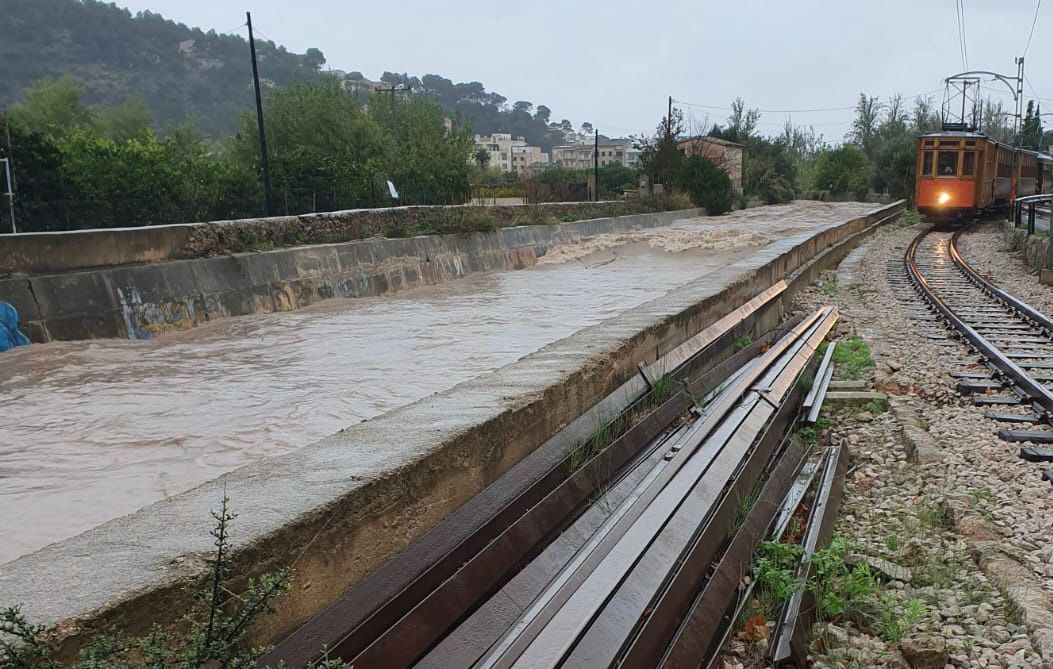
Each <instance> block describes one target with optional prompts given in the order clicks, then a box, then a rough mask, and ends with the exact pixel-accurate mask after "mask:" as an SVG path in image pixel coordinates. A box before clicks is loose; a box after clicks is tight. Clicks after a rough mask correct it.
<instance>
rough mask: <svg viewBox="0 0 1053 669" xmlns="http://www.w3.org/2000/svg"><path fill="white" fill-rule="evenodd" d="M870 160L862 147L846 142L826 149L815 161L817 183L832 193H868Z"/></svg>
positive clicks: (857, 194)
mask: <svg viewBox="0 0 1053 669" xmlns="http://www.w3.org/2000/svg"><path fill="white" fill-rule="evenodd" d="M869 173H870V162H869V161H868V160H867V157H866V154H865V153H863V151H861V150H860V149H858V148H856V147H855V146H852V145H851V144H846V145H845V146H842V147H840V148H837V149H831V150H829V151H824V152H823V153H821V154H820V155H819V157H818V159H817V160H816V162H815V175H814V177H813V178H814V179H815V183H816V184H817V185H818V186H820V187H821V188H822V189H823V190H826V191H829V192H831V193H853V194H855V195H856V196H862V195H865V194H866V190H867V179H868V176H869Z"/></svg>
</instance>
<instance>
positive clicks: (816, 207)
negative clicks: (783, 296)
mask: <svg viewBox="0 0 1053 669" xmlns="http://www.w3.org/2000/svg"><path fill="white" fill-rule="evenodd" d="M872 208H873V205H862V204H838V205H826V204H821V203H814V202H813V203H794V204H793V205H787V206H780V207H765V208H761V209H753V210H748V211H745V212H740V213H738V214H733V215H729V216H725V217H721V218H719V219H707V218H696V219H687V220H683V221H678V222H676V223H674V224H673V225H670V226H666V227H663V228H659V229H653V230H643V231H637V232H631V233H619V234H611V235H599V236H597V237H593V238H591V239H587V240H585V241H584V242H583V243H582V244H580V245H575V246H568V247H563V248H557V249H553V251H552V252H551V253H550V254H549V255H548V256H547V257H546V258H544V259H543V262H542V263H540V264H539V265H537V266H536V267H534V268H531V269H528V270H521V271H509V272H496V273H490V274H485V275H477V276H473V277H469V278H467V279H463V280H460V281H455V282H451V283H447V284H443V285H439V286H431V287H426V288H418V289H413V290H408V291H405V292H403V293H398V294H395V295H392V296H387V297H382V298H365V299H354V300H352V299H347V300H329V301H326V302H324V303H321V304H318V305H315V306H313V307H309V308H306V309H302V310H300V311H294V312H286V313H276V314H266V315H259V316H245V317H240V318H230V319H225V320H221V321H217V322H214V323H210V324H208V325H205V326H203V327H199V328H195V329H193V330H189V331H186V332H180V333H175V334H170V335H165V336H163V337H160V338H157V339H154V340H150V341H132V340H94V341H82V342H57V343H51V344H37V345H33V346H28V347H25V348H21V349H16V350H14V351H11V352H9V353H6V354H4V355H3V356H0V435H3V437H2V439H0V509H3V513H0V563H3V562H6V561H9V560H13V559H15V558H17V557H19V556H21V555H24V554H26V553H29V552H31V551H34V550H37V549H39V548H41V547H43V546H45V545H47V544H49V543H51V542H54V541H58V540H61V539H64V538H67V537H70V536H73V535H75V534H78V533H80V532H83V531H85V530H88V529H90V528H92V527H94V526H95V525H98V524H100V523H102V522H105V521H107V520H110V519H112V518H116V517H118V516H121V515H124V514H127V513H131V512H133V511H135V510H137V509H139V508H141V507H143V506H145V505H147V504H150V503H152V502H155V501H157V500H159V499H162V498H164V497H166V496H169V495H173V494H176V493H179V492H182V491H184V490H188V489H189V488H192V487H194V486H195V485H198V484H200V483H203V482H205V481H207V480H209V479H212V478H215V477H217V476H219V475H221V474H223V473H224V472H228V471H231V470H233V469H236V468H238V467H240V466H242V465H245V464H247V463H250V462H253V461H256V460H259V459H262V458H266V457H270V456H273V455H278V454H281V453H286V452H289V451H291V450H294V449H297V448H299V447H301V446H304V445H306V444H308V443H310V442H311V441H314V440H317V439H320V438H322V437H324V436H327V435H329V434H332V433H334V432H336V431H338V430H340V429H341V428H343V427H346V426H347V425H350V424H353V423H355V422H358V421H360V420H364V419H366V418H370V417H372V416H377V415H379V414H381V413H384V412H386V411H389V410H391V409H394V408H396V407H399V406H402V405H404V404H408V403H410V402H413V401H414V400H417V399H420V398H421V397H424V396H427V395H430V394H432V393H435V392H437V391H441V390H445V389H447V388H450V387H451V386H453V385H455V384H457V383H459V382H461V381H465V380H467V379H470V378H473V377H475V376H478V375H480V374H484V373H486V372H489V371H491V370H494V369H496V368H497V367H500V366H502V365H505V364H508V363H510V362H513V361H515V360H517V359H519V358H521V357H522V356H524V355H527V354H529V353H531V352H533V351H535V350H537V349H539V348H541V347H542V346H544V345H546V344H549V343H551V342H553V341H556V340H557V339H561V338H563V337H566V336H568V335H570V334H572V333H574V332H576V331H577V330H580V329H581V328H583V327H586V326H589V325H593V324H595V323H599V322H600V321H602V320H604V319H606V318H610V317H612V316H614V315H616V314H618V313H620V312H622V311H625V310H627V309H631V308H632V307H635V306H637V305H639V304H641V303H643V302H646V301H648V300H651V299H654V298H656V297H659V296H661V295H663V294H665V293H666V292H668V291H669V290H670V289H672V288H674V287H676V286H679V285H681V284H683V283H686V282H687V281H690V280H692V279H694V278H696V277H699V276H701V275H704V274H706V273H708V272H710V271H713V270H714V269H716V268H718V267H721V266H723V265H727V264H730V263H732V262H735V261H736V260H738V259H740V258H742V257H744V256H746V255H748V254H749V253H751V252H752V251H753V250H755V249H757V248H758V247H761V246H764V245H766V244H768V243H769V242H771V241H774V240H776V239H778V238H780V237H785V236H787V235H790V234H795V233H797V232H801V231H803V230H806V229H812V228H816V227H819V226H822V225H825V224H827V223H831V222H834V221H840V220H847V219H849V218H851V217H853V216H856V215H858V214H860V213H862V212H864V211H869V210H870V209H872Z"/></svg>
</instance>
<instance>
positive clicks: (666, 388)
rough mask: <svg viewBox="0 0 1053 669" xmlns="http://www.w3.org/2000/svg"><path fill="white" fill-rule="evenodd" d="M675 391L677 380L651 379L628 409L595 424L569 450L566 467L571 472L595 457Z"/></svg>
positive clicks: (670, 378) (668, 378)
mask: <svg viewBox="0 0 1053 669" xmlns="http://www.w3.org/2000/svg"><path fill="white" fill-rule="evenodd" d="M676 390H677V383H676V381H675V380H673V378H672V377H670V376H669V375H668V374H666V375H663V376H662V377H661V378H659V379H658V380H656V381H655V382H654V385H653V386H652V387H651V389H650V390H649V391H647V393H646V394H644V395H643V396H642V397H641V398H640V399H638V400H637V401H636V403H634V404H633V405H632V406H631V407H630V408H629V409H628V410H626V411H625V412H623V413H621V414H619V415H618V416H617V417H615V418H614V419H613V420H610V421H608V422H606V423H602V424H600V425H597V426H596V429H595V430H594V431H593V432H592V434H591V435H589V437H588V439H585V440H584V441H580V442H578V443H577V444H576V445H575V446H574V448H572V449H571V451H570V459H569V460H568V462H567V469H568V470H569V472H571V473H573V472H576V471H577V470H579V469H581V467H582V466H583V465H584V464H585V463H587V462H588V461H589V460H591V459H592V458H594V457H596V456H597V455H598V454H599V453H600V452H601V451H602V450H603V449H605V448H607V447H608V446H610V445H611V444H612V443H614V441H615V440H616V439H618V438H619V437H621V436H622V435H623V434H625V433H626V432H628V431H629V429H630V428H632V427H633V426H635V425H636V424H637V423H639V422H640V421H641V420H643V418H644V417H645V416H646V415H647V414H649V413H650V412H651V411H653V410H654V409H656V408H658V407H659V406H661V405H662V404H663V403H665V401H666V400H668V399H669V398H670V397H672V396H673V394H674V393H675V392H676Z"/></svg>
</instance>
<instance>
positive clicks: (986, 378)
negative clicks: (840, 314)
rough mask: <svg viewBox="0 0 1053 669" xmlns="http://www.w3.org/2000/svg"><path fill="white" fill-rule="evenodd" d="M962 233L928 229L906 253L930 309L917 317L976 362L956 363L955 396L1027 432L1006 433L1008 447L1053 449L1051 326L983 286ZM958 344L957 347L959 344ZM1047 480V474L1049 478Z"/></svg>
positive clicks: (1048, 455)
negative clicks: (968, 397)
mask: <svg viewBox="0 0 1053 669" xmlns="http://www.w3.org/2000/svg"><path fill="white" fill-rule="evenodd" d="M963 232H964V229H962V230H958V231H956V232H947V231H938V230H929V231H926V232H923V233H922V234H920V235H918V236H917V237H916V238H915V239H914V240H913V242H912V243H911V244H910V246H909V247H908V248H907V251H906V255H905V261H904V265H903V270H904V277H902V278H897V277H896V276H895V275H894V276H893V281H894V282H895V281H897V280H899V281H902V280H903V278H905V279H906V280H909V282H910V283H911V284H913V286H914V288H915V289H916V290H917V292H918V293H919V294H920V296H921V298H922V299H923V300H924V301H925V303H926V304H927V305H928V307H929V312H928V313H927V314H926V313H918V314H916V319H917V320H918V321H920V324H921V325H922V328H921V332H922V334H923V335H925V336H927V337H929V338H930V339H934V340H939V339H943V338H945V335H941V333H940V332H939V331H938V330H936V329H934V328H935V327H936V326H938V325H943V326H946V327H947V328H949V329H950V331H951V333H952V334H953V337H954V339H950V340H948V341H947V342H946V344H947V345H949V346H954V347H957V344H959V343H964V345H965V346H966V347H967V349H968V350H969V351H970V352H971V354H973V355H975V356H976V357H975V358H974V359H961V360H957V361H956V363H958V364H957V368H956V369H954V370H952V371H951V372H950V375H951V376H952V377H953V378H955V379H957V389H958V391H959V392H961V393H963V394H972V395H973V403H974V404H976V405H980V406H989V407H991V408H990V409H989V410H988V411H987V414H986V415H987V417H988V418H990V419H993V420H996V421H1000V422H1003V423H1008V424H1016V425H1023V426H1025V427H1023V428H1002V429H1000V430H999V431H998V435H999V437H1001V438H1002V439H1004V440H1006V441H1010V442H1030V443H1033V444H1034V443H1038V444H1048V443H1053V430H1050V429H1048V427H1049V424H1050V419H1051V417H1053V320H1050V318H1049V317H1048V316H1046V315H1044V314H1042V313H1040V312H1038V311H1037V310H1035V309H1033V308H1032V307H1030V306H1029V305H1027V304H1026V303H1024V302H1023V301H1021V300H1019V299H1018V298H1016V297H1014V296H1012V295H1010V294H1009V293H1007V292H1005V291H1004V290H1002V289H1000V288H998V287H997V286H995V285H993V284H992V283H991V282H989V281H987V280H986V279H984V278H983V277H982V276H981V275H980V274H979V273H978V272H977V271H976V270H975V269H973V268H972V267H971V266H970V265H969V263H968V262H967V261H966V259H965V258H963V257H962V255H961V253H960V252H959V250H958V247H957V242H958V240H959V238H960V237H961V235H962V233H963ZM955 340H957V341H955ZM1020 455H1021V457H1024V458H1026V459H1028V460H1032V461H1050V460H1053V450H1050V449H1045V448H1037V447H1034V446H1024V447H1022V448H1021V452H1020ZM1045 476H1046V477H1047V478H1048V477H1049V474H1048V473H1047V474H1046V475H1045Z"/></svg>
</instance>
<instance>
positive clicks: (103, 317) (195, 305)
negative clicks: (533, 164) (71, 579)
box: [0, 203, 699, 342]
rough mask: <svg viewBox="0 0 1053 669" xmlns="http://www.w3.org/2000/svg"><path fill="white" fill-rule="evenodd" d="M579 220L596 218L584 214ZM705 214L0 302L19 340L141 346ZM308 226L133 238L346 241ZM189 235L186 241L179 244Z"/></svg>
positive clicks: (276, 258) (411, 241) (232, 265)
mask: <svg viewBox="0 0 1053 669" xmlns="http://www.w3.org/2000/svg"><path fill="white" fill-rule="evenodd" d="M601 205H602V203H601ZM418 209H421V208H418ZM499 209H500V208H499ZM504 209H513V208H512V207H505V208H504ZM574 211H577V212H586V211H590V210H589V209H588V208H587V207H584V206H582V207H576V208H575V209H574ZM698 213H699V211H698V210H695V209H691V210H686V211H680V212H662V213H657V214H635V215H630V216H619V217H616V218H595V219H590V220H585V221H577V222H574V223H563V224H555V225H533V226H519V227H514V228H500V229H498V230H495V231H493V232H477V233H466V234H455V235H429V236H424V237H410V238H405V239H385V238H372V239H364V240H359V241H351V242H342V243H333V244H317V245H311V246H294V247H290V248H279V249H276V250H273V251H266V252H257V253H236V254H232V255H220V256H215V257H207V258H205V257H202V258H195V259H190V260H168V261H165V262H153V263H141V264H133V265H124V266H118V267H103V268H98V269H91V270H83V271H77V272H61V273H54V274H43V275H37V276H30V277H25V278H21V277H12V278H8V279H0V300H5V301H8V302H10V303H11V304H13V305H14V306H15V309H17V310H18V312H19V314H20V315H21V319H22V330H23V332H25V333H26V335H27V336H28V337H29V338H30V339H32V340H33V341H35V342H46V341H52V340H76V339H92V338H99V337H131V338H139V339H145V338H149V337H153V336H156V335H159V334H163V333H166V332H171V331H176V330H185V329H188V328H191V327H194V326H195V325H199V324H201V323H204V322H207V321H211V320H215V319H217V318H225V317H228V316H243V315H247V314H255V313H270V312H276V311H289V310H292V309H298V308H300V307H304V306H307V305H310V304H313V303H315V302H318V301H321V300H324V299H328V298H332V297H365V296H376V295H383V294H386V293H391V292H395V291H398V290H403V289H406V288H412V287H414V286H423V285H432V284H438V283H443V282H445V281H450V280H453V279H458V278H461V277H464V276H467V275H469V274H473V273H475V272H485V271H492V270H507V269H521V268H524V267H530V266H532V265H534V264H535V263H536V262H537V259H538V258H539V257H541V256H543V255H544V254H545V253H546V252H547V251H548V249H549V248H550V247H551V246H553V245H554V244H562V243H573V242H575V241H577V240H579V239H580V238H581V237H583V236H590V235H595V234H600V233H605V232H617V231H623V230H630V229H633V228H648V227H654V226H658V225H663V224H666V223H669V222H671V221H672V220H674V219H678V218H685V217H689V216H695V215H698ZM304 218H305V217H295V218H292V219H289V220H288V221H285V220H284V219H266V220H265V221H260V222H258V223H256V222H252V221H241V222H238V223H236V224H232V225H231V226H223V225H217V226H207V227H200V228H186V227H182V228H180V229H178V230H173V229H169V231H168V232H167V233H166V232H164V229H162V233H163V234H162V235H161V236H160V237H158V238H157V239H163V240H168V239H170V240H171V244H169V245H167V246H166V245H165V244H162V246H164V248H161V247H159V246H150V245H149V243H147V242H146V241H145V240H143V239H141V238H134V239H138V240H139V242H142V243H141V244H138V245H137V246H136V248H137V249H138V250H139V251H141V252H143V253H146V252H149V253H152V254H154V255H158V256H160V255H162V254H164V253H165V252H166V251H167V250H170V248H172V247H175V246H177V245H179V244H181V245H182V246H181V247H180V248H183V249H186V248H194V249H200V250H202V252H203V251H204V250H205V249H227V248H229V247H230V244H231V243H233V242H232V240H233V239H235V238H236V236H237V233H236V232H234V231H236V230H239V229H242V230H244V229H253V227H254V226H257V225H258V226H259V229H260V230H267V231H268V234H273V235H276V236H279V237H281V238H285V236H289V235H299V234H301V232H300V231H302V230H307V229H310V230H312V231H313V232H312V233H311V234H312V235H313V236H314V237H315V238H321V239H328V238H338V237H340V236H342V235H343V234H345V233H346V232H347V230H346V229H345V228H342V227H341V226H342V225H343V224H344V223H343V222H341V221H340V220H338V219H336V218H334V219H333V220H332V221H329V222H330V223H331V224H332V225H331V226H330V225H327V223H326V221H327V220H328V219H325V218H323V217H316V218H314V219H312V221H311V222H310V225H306V224H305V223H304V222H303V220H302V219H304ZM286 226H288V227H286ZM188 230H189V231H190V232H189V233H188ZM132 232H133V234H134V233H137V232H138V230H134V231H132ZM184 234H189V237H188V238H184V237H182V236H181V235H184ZM303 234H306V233H303ZM166 235H168V236H166ZM206 238H207V239H206ZM107 239H109V238H107Z"/></svg>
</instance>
